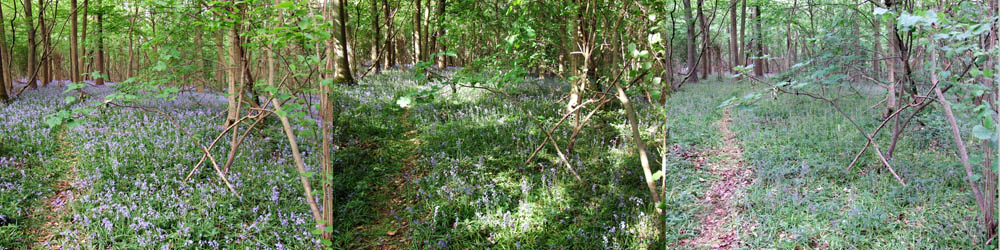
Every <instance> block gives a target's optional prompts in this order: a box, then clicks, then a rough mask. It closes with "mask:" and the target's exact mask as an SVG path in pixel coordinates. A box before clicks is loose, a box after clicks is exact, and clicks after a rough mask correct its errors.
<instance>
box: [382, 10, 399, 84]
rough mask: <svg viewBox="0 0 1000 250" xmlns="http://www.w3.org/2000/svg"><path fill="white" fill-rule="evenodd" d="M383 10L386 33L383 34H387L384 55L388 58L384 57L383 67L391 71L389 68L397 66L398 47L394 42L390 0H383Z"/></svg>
mask: <svg viewBox="0 0 1000 250" xmlns="http://www.w3.org/2000/svg"><path fill="white" fill-rule="evenodd" d="M382 10H383V14H384V16H385V32H383V33H385V45H384V46H385V49H384V50H385V51H384V52H383V53H386V56H384V58H383V60H384V64H383V66H384V67H385V68H386V69H389V67H391V66H392V65H393V64H395V60H396V45H395V43H394V42H393V39H394V38H393V35H392V34H393V33H395V32H394V31H393V27H392V21H393V18H392V13H391V11H392V6H389V0H382Z"/></svg>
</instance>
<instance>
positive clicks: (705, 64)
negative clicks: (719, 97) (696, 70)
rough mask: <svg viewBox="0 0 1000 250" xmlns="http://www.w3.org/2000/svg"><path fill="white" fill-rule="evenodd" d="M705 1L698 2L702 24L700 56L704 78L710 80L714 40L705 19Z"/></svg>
mask: <svg viewBox="0 0 1000 250" xmlns="http://www.w3.org/2000/svg"><path fill="white" fill-rule="evenodd" d="M704 5H705V0H698V21H699V22H701V46H702V50H701V51H702V53H701V56H699V58H700V61H701V68H702V71H701V72H702V78H708V75H710V74H712V39H711V37H710V36H709V35H710V34H711V33H712V32H711V30H709V26H708V20H707V18H705V9H704V8H703V6H704Z"/></svg>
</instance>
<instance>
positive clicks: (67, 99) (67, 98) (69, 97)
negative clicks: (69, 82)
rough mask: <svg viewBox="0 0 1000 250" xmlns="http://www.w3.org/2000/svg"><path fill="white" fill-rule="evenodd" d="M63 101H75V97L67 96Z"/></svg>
mask: <svg viewBox="0 0 1000 250" xmlns="http://www.w3.org/2000/svg"><path fill="white" fill-rule="evenodd" d="M65 101H66V103H72V102H73V101H76V97H75V96H67V97H66V99H65Z"/></svg>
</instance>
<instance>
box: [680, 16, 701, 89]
mask: <svg viewBox="0 0 1000 250" xmlns="http://www.w3.org/2000/svg"><path fill="white" fill-rule="evenodd" d="M681 2H683V3H684V21H685V24H686V25H687V60H686V61H687V74H689V75H691V76H690V77H688V80H689V81H690V82H698V70H697V69H695V66H697V63H696V62H695V60H697V58H696V57H697V56H696V55H695V53H697V51H696V50H697V49H696V48H695V39H696V36H697V35H698V34H697V33H695V29H694V25H695V19H694V17H693V16H692V14H691V11H692V10H691V0H682V1H681Z"/></svg>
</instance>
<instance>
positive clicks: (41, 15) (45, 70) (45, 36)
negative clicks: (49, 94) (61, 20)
mask: <svg viewBox="0 0 1000 250" xmlns="http://www.w3.org/2000/svg"><path fill="white" fill-rule="evenodd" d="M38 29H39V30H40V31H41V32H40V33H39V34H38V35H39V39H41V42H42V51H41V52H42V53H41V55H40V57H39V59H40V60H38V63H40V65H39V66H40V67H41V68H39V70H38V73H39V74H41V77H40V78H41V80H42V87H45V86H48V85H49V82H50V81H52V72H51V71H50V67H49V64H51V63H50V62H49V59H48V58H49V53H50V51H49V45H50V44H49V33H48V27H46V26H45V2H44V0H38Z"/></svg>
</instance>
